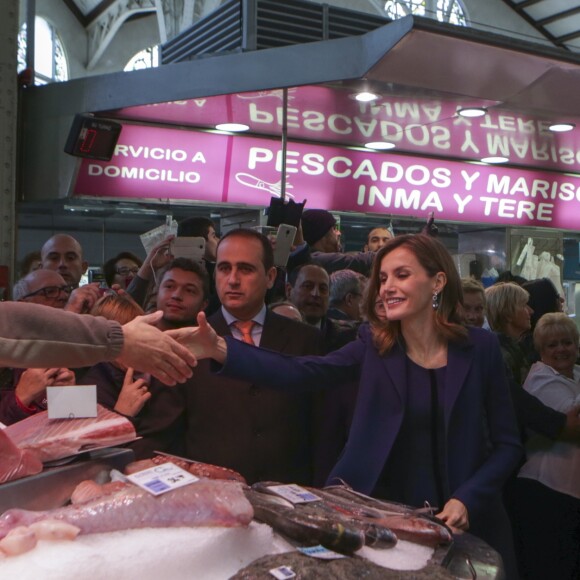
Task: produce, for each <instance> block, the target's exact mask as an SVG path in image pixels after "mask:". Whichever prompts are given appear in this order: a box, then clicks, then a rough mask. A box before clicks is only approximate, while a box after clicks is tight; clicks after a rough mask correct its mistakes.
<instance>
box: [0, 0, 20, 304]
mask: <svg viewBox="0 0 580 580" xmlns="http://www.w3.org/2000/svg"><path fill="white" fill-rule="evenodd" d="M18 10H19V1H18V0H6V2H5V5H4V6H3V9H2V14H3V16H2V19H0V119H1V121H0V167H2V171H0V267H3V268H2V270H1V271H0V300H2V299H4V298H5V297H6V295H7V294H8V288H9V286H11V284H12V283H13V281H14V261H15V260H14V256H15V254H16V251H15V249H16V210H15V205H16V204H15V198H16V124H17V119H18V114H17V113H18V109H17V94H18V87H17V76H16V62H17V59H16V54H17V46H18ZM6 267H8V272H9V276H10V279H9V284H8V283H7V281H6V278H5V275H6ZM3 278H4V282H2V279H3Z"/></svg>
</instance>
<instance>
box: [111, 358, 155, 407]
mask: <svg viewBox="0 0 580 580" xmlns="http://www.w3.org/2000/svg"><path fill="white" fill-rule="evenodd" d="M133 378H134V377H133V369H132V368H128V369H127V372H126V373H125V379H124V380H123V387H122V388H121V392H120V393H119V398H118V399H117V403H116V404H115V407H114V408H113V411H116V412H117V413H121V414H122V415H126V416H127V417H134V416H135V415H137V413H139V411H141V409H142V408H143V406H144V405H145V403H146V402H147V401H148V400H149V399H150V398H151V393H150V392H149V389H148V385H147V382H146V381H145V379H137V380H136V381H134V380H133Z"/></svg>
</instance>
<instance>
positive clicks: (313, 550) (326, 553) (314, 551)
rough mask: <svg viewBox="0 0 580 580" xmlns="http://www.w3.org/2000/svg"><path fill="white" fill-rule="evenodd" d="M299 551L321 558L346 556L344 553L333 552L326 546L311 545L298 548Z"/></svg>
mask: <svg viewBox="0 0 580 580" xmlns="http://www.w3.org/2000/svg"><path fill="white" fill-rule="evenodd" d="M297 550H298V551H299V552H301V553H302V554H304V555H305V556H310V557H311V558H319V559H320V560H338V559H339V558H346V556H345V555H344V554H339V553H338V552H333V551H332V550H329V549H328V548H325V547H324V546H311V547H309V548H297Z"/></svg>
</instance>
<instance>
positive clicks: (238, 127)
mask: <svg viewBox="0 0 580 580" xmlns="http://www.w3.org/2000/svg"><path fill="white" fill-rule="evenodd" d="M215 128H216V129H217V130H218V131H229V132H230V133H241V132H242V131H247V130H248V129H249V128H250V127H248V125H243V124H242V123H220V124H219V125H216V126H215Z"/></svg>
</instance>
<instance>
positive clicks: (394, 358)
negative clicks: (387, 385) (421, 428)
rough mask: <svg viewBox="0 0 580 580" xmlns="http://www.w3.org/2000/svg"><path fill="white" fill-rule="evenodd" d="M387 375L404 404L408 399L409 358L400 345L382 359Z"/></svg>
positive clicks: (396, 345)
mask: <svg viewBox="0 0 580 580" xmlns="http://www.w3.org/2000/svg"><path fill="white" fill-rule="evenodd" d="M382 363H383V366H384V367H385V370H386V373H387V375H388V377H389V379H390V381H391V383H392V384H393V386H394V387H395V390H396V391H397V393H398V394H399V397H401V400H402V401H403V402H404V401H405V400H406V398H407V356H406V355H405V351H404V350H403V349H402V347H401V346H400V345H399V344H395V346H393V348H392V349H391V351H390V352H388V353H387V355H386V356H384V357H383V358H382Z"/></svg>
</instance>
